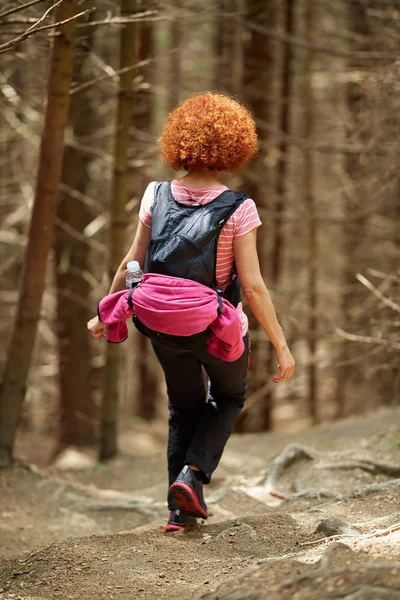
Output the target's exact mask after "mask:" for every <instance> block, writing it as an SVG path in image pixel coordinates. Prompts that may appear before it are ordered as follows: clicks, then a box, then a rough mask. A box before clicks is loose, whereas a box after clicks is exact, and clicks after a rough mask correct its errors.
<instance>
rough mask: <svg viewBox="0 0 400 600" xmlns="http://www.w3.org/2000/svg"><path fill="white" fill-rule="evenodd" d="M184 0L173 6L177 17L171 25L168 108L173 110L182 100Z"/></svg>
mask: <svg viewBox="0 0 400 600" xmlns="http://www.w3.org/2000/svg"><path fill="white" fill-rule="evenodd" d="M181 2H182V0H175V1H174V3H173V7H174V10H175V18H174V19H172V21H171V25H170V49H171V51H172V54H171V55H170V59H169V82H168V83H169V85H168V110H172V109H173V108H174V107H175V106H176V105H177V104H179V101H180V89H181V59H182V56H181V55H182V52H181V47H182V41H183V26H182V21H181V19H182V17H181V16H180V14H179V11H180V9H181Z"/></svg>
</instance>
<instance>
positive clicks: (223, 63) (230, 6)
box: [214, 0, 237, 94]
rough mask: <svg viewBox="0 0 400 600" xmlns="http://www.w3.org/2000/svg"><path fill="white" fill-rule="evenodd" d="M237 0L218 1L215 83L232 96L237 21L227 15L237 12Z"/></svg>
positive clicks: (216, 86)
mask: <svg viewBox="0 0 400 600" xmlns="http://www.w3.org/2000/svg"><path fill="white" fill-rule="evenodd" d="M236 4H237V0H233V1H232V0H217V13H218V14H217V18H216V25H215V44H214V52H215V75H214V78H215V83H214V87H215V88H216V89H218V90H220V91H221V92H225V93H228V94H232V93H233V91H234V89H233V88H234V73H235V67H236V65H235V63H234V61H233V53H234V49H235V33H236V31H235V25H236V23H235V20H234V17H233V16H227V14H226V13H228V12H232V11H234V10H236V8H237V7H236Z"/></svg>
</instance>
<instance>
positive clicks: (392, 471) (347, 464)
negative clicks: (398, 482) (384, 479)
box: [314, 459, 400, 477]
mask: <svg viewBox="0 0 400 600" xmlns="http://www.w3.org/2000/svg"><path fill="white" fill-rule="evenodd" d="M314 466H315V468H316V469H362V470H363V471H368V473H373V474H374V475H378V474H380V473H382V474H383V475H389V476H390V477H400V466H398V465H389V464H387V463H379V462H375V461H373V460H364V459H354V460H346V461H342V462H332V463H320V464H316V465H314Z"/></svg>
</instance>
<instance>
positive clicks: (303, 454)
mask: <svg viewBox="0 0 400 600" xmlns="http://www.w3.org/2000/svg"><path fill="white" fill-rule="evenodd" d="M319 455H320V454H319V452H318V451H317V450H314V448H306V447H305V446H299V445H298V444H289V445H288V446H285V448H284V449H283V450H282V452H281V453H280V454H278V456H277V457H276V458H274V460H273V461H272V464H271V467H270V468H269V470H268V474H267V477H266V479H265V482H264V489H265V491H267V492H270V491H271V490H275V488H276V484H277V481H278V478H279V476H280V475H281V473H282V471H283V470H284V469H285V468H287V467H288V466H289V465H291V464H293V463H294V462H297V461H299V460H304V459H306V460H314V459H315V458H317V457H318V456H319Z"/></svg>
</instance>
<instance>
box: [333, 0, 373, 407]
mask: <svg viewBox="0 0 400 600" xmlns="http://www.w3.org/2000/svg"><path fill="white" fill-rule="evenodd" d="M348 17H349V21H350V30H351V31H352V32H354V33H355V34H357V36H358V37H359V39H360V40H364V42H363V43H362V44H360V43H359V44H357V46H358V48H359V47H360V46H361V49H362V50H365V51H368V50H370V49H371V44H372V40H371V30H370V26H369V18H368V15H367V9H366V6H365V5H364V4H362V3H361V2H360V3H359V2H354V3H351V4H350V5H349V7H348ZM348 69H349V70H350V71H358V69H361V70H363V71H365V65H362V64H360V63H359V62H357V60H352V61H351V62H350V64H349V65H348ZM346 100H347V109H348V114H347V138H348V142H349V143H350V144H352V145H361V144H362V143H365V142H367V141H369V132H367V135H366V136H365V135H363V131H362V130H363V127H365V119H366V115H365V114H364V113H365V103H366V101H367V90H366V88H365V86H364V85H362V84H360V83H359V82H357V81H351V80H350V81H349V82H348V83H347V89H346ZM344 168H345V172H346V179H347V181H348V185H346V186H345V191H344V218H345V219H346V217H347V215H351V214H352V213H353V212H354V211H355V210H359V209H360V207H361V206H363V205H364V202H365V199H364V198H363V197H361V194H360V191H359V183H360V181H362V178H363V177H365V176H366V172H365V167H363V166H362V157H361V155H360V154H347V155H346V157H345V165H344ZM366 221H367V218H366V219H365V220H364V219H363V220H360V221H358V222H356V223H351V222H350V223H349V224H346V222H345V224H344V227H343V249H342V254H343V259H342V272H343V275H342V282H341V284H342V290H341V303H340V304H341V306H340V308H341V313H342V314H341V321H342V322H341V326H343V327H344V328H346V327H348V326H349V323H350V321H351V317H352V313H353V311H354V308H357V307H358V306H359V303H360V302H361V301H362V297H363V291H362V290H361V289H360V285H359V283H358V282H356V279H355V276H356V273H357V272H358V270H359V265H360V259H359V253H360V245H361V242H362V236H360V230H363V229H364V227H365V224H366ZM351 358H352V348H351V345H350V343H349V342H348V341H347V340H343V341H342V342H341V352H340V362H341V363H342V366H341V367H340V368H339V369H337V373H336V393H335V395H336V411H335V418H337V419H339V418H343V417H345V416H346V414H347V411H348V406H347V396H348V391H349V389H350V388H351V380H352V378H353V375H354V368H353V366H352V365H351V364H349V363H350V362H351Z"/></svg>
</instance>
